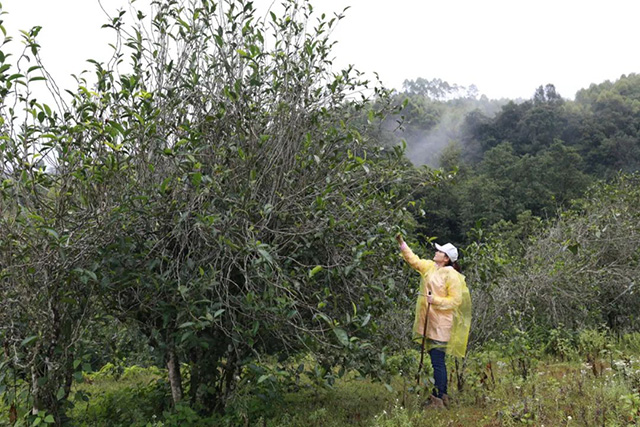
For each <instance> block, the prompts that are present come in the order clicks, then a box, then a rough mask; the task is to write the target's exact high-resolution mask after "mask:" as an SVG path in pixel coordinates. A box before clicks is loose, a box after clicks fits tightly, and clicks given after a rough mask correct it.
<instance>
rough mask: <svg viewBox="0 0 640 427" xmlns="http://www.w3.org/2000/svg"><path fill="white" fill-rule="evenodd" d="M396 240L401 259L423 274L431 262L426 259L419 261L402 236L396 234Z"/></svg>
mask: <svg viewBox="0 0 640 427" xmlns="http://www.w3.org/2000/svg"><path fill="white" fill-rule="evenodd" d="M396 240H397V241H398V245H399V246H400V251H401V252H402V257H403V258H404V260H405V261H406V262H407V264H409V265H410V266H411V268H413V269H414V270H416V271H418V272H419V273H421V274H423V273H425V272H426V271H427V270H428V269H429V268H430V267H431V264H433V261H431V260H427V259H421V258H420V257H419V256H418V255H416V254H414V253H413V251H412V250H411V248H410V247H409V245H407V243H406V242H405V241H404V239H403V238H402V235H401V234H400V233H398V234H397V235H396Z"/></svg>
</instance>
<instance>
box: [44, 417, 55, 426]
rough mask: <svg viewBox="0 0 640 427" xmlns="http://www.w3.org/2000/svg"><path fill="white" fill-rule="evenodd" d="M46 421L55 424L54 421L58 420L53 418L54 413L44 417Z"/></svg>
mask: <svg viewBox="0 0 640 427" xmlns="http://www.w3.org/2000/svg"><path fill="white" fill-rule="evenodd" d="M44 422H45V423H47V424H53V423H55V422H56V420H55V419H54V418H53V415H47V416H46V417H45V418H44Z"/></svg>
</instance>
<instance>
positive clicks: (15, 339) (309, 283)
mask: <svg viewBox="0 0 640 427" xmlns="http://www.w3.org/2000/svg"><path fill="white" fill-rule="evenodd" d="M341 17H342V15H337V16H335V17H334V16H316V15H314V13H313V8H312V6H311V5H309V4H308V3H306V2H295V1H285V2H284V8H283V10H282V11H281V12H279V13H278V14H276V13H271V14H270V15H269V16H268V17H267V18H265V19H261V18H257V17H256V13H255V10H254V8H253V5H252V3H251V2H246V1H240V0H239V1H233V0H229V1H226V2H220V3H214V2H209V1H206V0H200V1H192V2H178V1H172V0H170V1H162V2H158V4H157V5H156V8H155V9H154V13H153V14H152V15H151V16H145V15H144V14H143V13H142V12H138V13H137V14H136V13H133V14H131V13H124V12H123V13H121V14H120V15H119V16H115V17H113V19H112V20H111V21H110V22H108V23H107V26H108V27H109V28H111V29H112V30H113V31H114V36H115V38H116V40H117V42H116V43H114V44H113V49H114V55H113V58H112V60H111V61H110V62H108V63H99V62H97V61H94V62H93V65H94V67H95V70H94V71H95V74H94V76H93V77H94V78H95V80H96V83H95V84H94V83H91V84H89V83H88V81H87V80H84V78H83V77H82V76H80V77H78V78H77V83H78V85H77V87H76V88H73V89H66V88H65V89H63V90H61V89H60V88H58V87H57V86H56V85H55V82H54V81H52V80H51V79H50V78H49V75H48V74H47V72H46V69H45V68H44V67H43V66H42V64H41V63H40V61H39V45H38V33H39V31H40V28H38V27H34V28H33V29H31V30H29V31H25V32H23V33H22V34H21V35H20V38H21V40H22V42H23V43H24V52H23V53H22V55H21V56H17V57H16V56H11V55H8V54H6V53H0V96H2V100H3V103H2V108H1V110H0V111H1V120H0V126H1V127H2V133H1V139H0V158H1V159H2V162H0V165H1V166H0V177H1V179H2V186H1V187H0V191H1V193H0V194H1V196H2V197H1V198H0V212H1V216H0V221H1V223H0V225H1V227H0V292H1V297H0V304H1V307H0V339H1V341H2V345H3V352H2V355H1V356H0V383H1V384H2V385H1V386H0V392H2V398H3V405H4V406H3V407H2V415H0V417H2V418H0V419H2V420H3V422H5V423H11V424H19V425H38V424H42V423H44V424H57V425H63V424H69V425H189V424H191V425H212V424H220V423H227V424H231V425H235V424H252V423H258V422H260V423H264V424H267V423H268V422H270V423H273V424H274V425H282V424H287V423H289V424H291V425H308V424H309V422H310V418H309V417H312V418H313V417H315V418H313V420H315V421H314V422H317V423H319V424H318V425H327V424H326V423H327V418H329V419H334V421H335V418H336V415H335V414H333V415H332V414H331V413H328V412H327V411H329V410H330V409H327V408H329V406H321V407H319V408H314V410H313V411H307V410H305V409H304V408H305V405H308V400H313V399H314V397H315V399H318V398H319V396H320V393H330V392H332V391H333V392H334V393H337V392H336V390H340V387H343V386H344V384H353V381H356V382H357V381H360V384H367V385H370V386H371V388H370V389H371V390H377V389H375V387H374V385H375V384H382V385H384V387H383V388H382V389H381V391H380V393H387V394H388V395H391V396H396V395H397V393H400V394H399V395H398V396H400V397H401V398H402V404H401V406H398V407H396V409H397V411H396V412H395V415H393V416H392V417H391V418H388V417H386V410H385V412H384V414H385V416H382V415H381V412H379V411H378V412H377V415H376V416H375V417H374V416H373V415H370V416H368V415H367V414H365V413H364V412H363V409H360V412H349V413H347V414H345V415H344V420H346V421H345V423H347V422H348V423H360V422H361V423H364V424H373V423H381V425H384V423H386V422H388V423H390V424H391V425H395V424H397V423H400V421H402V417H409V418H408V419H407V420H406V421H407V422H408V423H412V422H415V423H419V422H420V421H415V420H413V421H412V420H411V419H410V417H414V416H417V417H420V416H422V415H413V414H419V413H420V412H419V411H414V409H415V405H414V404H412V403H411V402H412V400H411V399H412V398H411V397H410V396H416V395H417V393H418V390H419V389H420V387H414V386H413V385H409V384H410V383H411V384H412V382H411V379H412V376H413V374H414V373H415V372H414V371H415V368H416V367H417V358H418V355H417V350H416V348H415V346H414V345H413V344H412V343H411V342H410V333H409V332H410V330H411V327H410V323H411V321H412V309H413V304H414V303H415V297H416V293H415V292H416V285H417V280H416V277H415V274H414V273H412V272H410V271H408V270H407V268H406V267H404V266H403V264H402V261H401V259H400V258H399V256H398V253H397V248H396V246H395V244H394V239H393V237H394V235H395V234H396V233H397V232H402V233H403V234H404V235H405V236H406V237H407V239H408V241H409V243H410V244H411V245H412V246H413V247H414V249H415V250H416V251H418V252H420V253H421V254H422V255H424V256H427V257H428V256H430V255H429V254H430V253H431V251H432V248H431V243H432V242H433V241H435V240H436V239H437V241H439V242H447V241H450V242H453V243H454V244H456V245H457V246H458V247H460V248H461V253H462V258H461V264H462V267H463V271H464V273H465V275H466V278H467V283H468V284H469V287H470V289H471V292H472V299H473V302H474V321H473V325H472V335H471V340H470V355H469V357H468V358H466V359H464V361H451V363H450V366H452V383H453V382H454V381H453V380H454V379H455V383H456V384H457V390H458V392H459V399H460V402H461V405H462V404H464V403H465V402H471V404H470V405H468V407H472V408H480V409H482V410H483V412H485V413H489V418H488V420H487V419H486V420H485V421H486V422H488V423H491V422H496V423H498V424H504V423H507V424H508V423H510V422H515V423H519V422H528V421H531V420H538V422H540V420H545V419H546V420H550V421H547V422H550V423H551V424H553V423H554V421H557V419H556V417H566V414H567V413H569V412H570V413H572V414H575V415H572V416H578V415H580V416H582V417H583V418H584V420H585V421H586V422H587V423H589V422H591V421H593V422H596V421H598V420H599V419H600V418H602V419H603V420H604V419H606V417H607V416H608V417H609V418H608V420H610V421H611V420H613V421H615V422H620V423H624V422H634V421H637V420H638V417H640V395H639V394H638V393H639V389H638V388H639V387H640V374H639V372H640V369H638V359H637V356H638V351H640V335H639V333H640V331H638V325H639V324H640V323H639V322H638V314H637V313H638V312H640V310H639V308H640V297H639V296H638V293H637V292H636V282H637V279H638V273H639V271H638V256H639V251H638V247H639V245H638V231H639V228H640V225H639V224H640V221H638V215H639V214H638V212H640V210H639V209H638V208H639V205H640V187H638V179H639V177H638V175H637V170H638V166H639V162H640V114H639V112H640V111H639V110H640V75H637V74H630V75H624V76H621V77H620V78H619V79H618V80H616V81H614V82H609V81H607V82H604V83H597V84H596V83H594V84H593V85H591V86H590V87H589V88H585V89H583V90H581V91H579V92H578V93H577V94H576V97H575V100H566V99H564V98H562V97H561V96H560V95H559V94H558V93H556V91H555V88H554V86H553V85H552V84H547V85H544V86H540V87H539V88H537V89H535V88H534V89H533V90H532V92H533V96H532V98H531V99H529V100H518V101H517V102H516V101H510V100H499V101H496V100H489V99H487V98H486V97H478V96H477V93H476V92H475V90H474V88H473V87H470V88H466V87H461V86H458V85H455V84H449V83H448V82H445V81H442V80H439V79H432V80H428V79H422V78H418V79H416V80H407V81H406V82H405V85H404V88H403V90H402V91H392V90H388V89H385V88H384V87H383V86H382V85H381V84H379V82H371V81H367V80H364V79H363V77H362V75H361V74H360V73H359V72H358V71H357V70H356V69H354V68H348V69H346V70H342V71H340V72H335V71H331V67H330V65H331V47H332V42H331V40H330V37H329V35H330V31H331V28H332V27H333V26H334V25H337V24H338V22H339V21H340V19H341ZM10 39H11V37H10V35H7V34H5V42H4V43H5V45H6V44H7V43H10V42H11V40H10ZM3 46H4V45H3ZM36 87H46V88H47V89H48V93H49V95H50V96H51V99H52V102H48V103H45V102H42V101H40V100H38V99H37V98H36V96H35V95H34V93H36V91H35V88H36ZM544 358H551V359H553V360H556V361H557V360H560V361H562V362H571V361H572V362H573V363H574V365H568V366H569V367H565V368H564V369H566V372H563V373H562V378H564V377H565V376H566V374H567V373H572V372H575V373H576V376H575V377H571V378H575V381H576V383H575V384H577V385H576V387H579V392H580V393H582V392H583V388H584V386H585V383H584V381H585V380H584V378H585V373H584V370H583V369H582V368H581V366H582V365H581V364H582V363H588V365H587V366H588V369H589V370H590V371H592V372H593V376H594V378H595V380H594V381H599V382H594V383H593V384H594V385H593V386H594V387H600V390H606V391H601V394H600V395H598V394H593V393H592V394H589V396H591V397H593V396H596V397H597V399H599V400H597V402H596V404H593V405H589V402H591V401H589V402H587V405H589V406H590V407H587V406H582V407H580V408H581V409H582V411H583V412H581V410H580V408H576V407H573V406H571V405H574V403H572V402H571V401H569V400H567V401H565V400H563V401H562V402H560V403H559V400H558V397H557V396H558V395H563V396H564V395H567V394H570V393H567V391H566V390H564V391H562V390H563V387H565V386H566V384H564V383H562V382H560V383H558V384H559V385H557V387H558V390H555V391H554V392H553V393H552V394H555V396H556V400H555V410H554V411H550V410H549V407H547V406H545V405H542V404H538V403H536V404H534V403H533V402H534V401H533V400H529V399H533V397H531V396H535V395H536V387H539V384H538V383H536V381H535V377H536V375H535V374H534V372H535V369H536V366H537V363H538V362H539V361H540V360H547V359H544ZM620 361H622V362H620ZM572 366H573V368H575V369H573V368H571V367H572ZM620 366H622V367H620ZM454 367H455V368H454ZM576 367H577V368H576ZM501 369H502V370H503V372H504V373H505V374H504V375H505V376H504V379H505V381H504V383H501V382H500V378H498V379H496V375H497V373H498V372H500V370H501ZM607 369H608V371H607ZM551 371H552V369H549V370H548V371H547V373H548V372H551ZM607 372H610V373H609V374H607ZM507 373H508V375H507ZM543 374H544V372H543ZM603 377H605V378H607V380H606V381H609V382H612V384H614V386H607V387H609V388H606V389H603V387H604V385H603V384H605V383H603V382H602V381H604V379H603ZM532 378H533V379H532ZM581 378H582V380H580V379H581ZM427 381H428V379H427ZM580 381H582V382H580ZM607 384H608V383H607ZM509 387H512V388H513V390H523V391H521V392H520V393H521V397H522V399H521V400H517V401H516V402H515V403H509V404H508V405H507V406H506V407H502V406H498V409H496V406H495V405H497V404H496V401H497V400H498V399H497V398H496V399H494V400H492V396H496V393H497V392H498V391H500V390H501V391H502V392H503V393H504V394H505V396H503V398H504V399H507V397H506V395H507V394H509V391H508V390H511V389H510V388H509ZM529 387H533V388H529ZM567 387H568V386H567ZM612 387H613V388H612ZM327 390H328V391H327ZM524 390H528V391H527V394H525V393H524ZM538 390H539V388H538ZM571 390H573V389H571ZM306 392H309V394H308V395H307V394H306ZM465 393H466V394H465ZM576 393H578V392H577V391H576ZM511 394H513V395H517V394H518V393H511ZM287 396H288V397H287ZM292 396H298V397H300V396H307V397H308V400H307V401H297V402H296V401H295V398H294V399H293V403H292V400H291V399H292ZM324 396H325V399H326V396H330V394H325V395H324ZM563 398H564V397H563ZM377 399H382V400H384V399H387V398H381V397H380V395H378V396H377V397H375V399H373V401H372V402H368V405H369V406H368V408H369V409H370V412H371V413H372V414H374V413H376V409H375V408H376V406H375V405H376V403H373V402H375V401H376V400H377ZM321 401H322V399H321ZM275 402H280V404H278V405H276V404H275ZM523 402H524V403H523ZM610 402H616V405H615V407H614V408H611V407H610V406H609V405H608V404H609V403H610ZM591 403H593V402H591ZM378 405H382V406H379V407H384V408H387V406H384V405H386V403H378ZM412 405H413V406H412ZM535 405H539V406H537V407H536V406H535ZM466 407H467V406H461V407H460V409H461V410H463V409H464V408H466ZM291 408H293V409H291ZM398 408H400V409H398ZM412 408H413V409H412ZM487 408H488V409H487ZM535 408H538V409H535ZM604 408H606V409H604ZM607 410H608V411H609V412H607ZM412 411H413V412H412ZM287 417H288V418H287ZM300 417H302V418H300ZM305 417H306V418H305ZM378 417H379V418H378ZM445 417H446V416H445ZM545 417H546V418H545ZM563 419H564V418H563ZM496 420H498V421H496ZM445 421H446V420H445ZM476 421H477V420H476ZM335 422H337V423H338V424H337V425H340V424H339V422H340V420H338V421H335ZM403 422H404V421H403ZM443 422H444V421H443ZM296 423H298V424H296Z"/></svg>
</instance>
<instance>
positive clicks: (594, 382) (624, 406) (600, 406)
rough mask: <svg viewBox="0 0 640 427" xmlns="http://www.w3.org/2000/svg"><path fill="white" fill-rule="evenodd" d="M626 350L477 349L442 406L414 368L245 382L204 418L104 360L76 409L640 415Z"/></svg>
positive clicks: (637, 374)
mask: <svg viewBox="0 0 640 427" xmlns="http://www.w3.org/2000/svg"><path fill="white" fill-rule="evenodd" d="M619 356H620V357H619V358H618V359H614V358H610V359H608V361H607V362H603V363H602V365H600V366H599V367H601V368H602V369H601V370H600V369H596V370H594V369H593V367H592V366H589V365H586V364H585V363H582V362H579V361H572V362H555V361H551V360H547V361H538V362H537V363H535V364H531V365H530V366H529V367H528V371H527V373H528V375H527V377H526V378H523V376H522V373H523V372H522V370H521V369H519V366H520V365H518V364H512V363H510V361H508V360H507V361H499V360H498V361H491V360H490V359H491V358H488V357H486V354H485V355H477V357H475V358H473V359H472V358H471V357H470V358H469V365H468V366H467V367H466V368H465V371H464V375H463V378H464V380H465V384H464V387H463V390H462V391H459V390H458V389H457V380H456V372H455V365H454V364H453V363H451V361H449V362H448V366H449V369H450V373H451V381H450V384H449V386H450V394H451V396H452V399H453V400H452V404H451V406H450V407H449V408H448V409H445V410H425V409H424V408H423V407H422V402H423V401H424V400H425V398H426V397H425V396H424V395H421V394H419V393H417V392H416V391H414V390H412V385H413V383H414V379H413V377H412V376H411V378H409V376H407V377H403V376H401V375H399V374H398V375H396V376H395V377H394V379H393V381H392V383H391V386H392V390H389V389H388V388H387V387H386V386H385V385H383V384H381V383H377V382H372V381H370V380H363V379H358V378H356V377H355V376H353V375H352V376H345V377H344V378H343V379H341V380H338V381H336V383H335V385H334V387H333V388H332V389H319V388H316V387H312V386H311V385H310V384H304V385H302V386H300V387H299V388H298V389H295V390H294V389H290V391H288V392H286V393H284V394H282V395H281V397H280V398H271V397H270V398H266V399H265V398H264V396H263V397H262V399H261V398H259V397H258V396H256V395H255V393H253V392H251V391H250V390H248V391H247V390H245V392H246V393H245V394H244V395H242V396H240V397H239V398H238V399H237V400H236V401H235V402H233V404H232V408H233V411H234V412H233V414H232V416H230V417H227V418H226V419H219V418H218V419H214V418H209V419H203V418H200V417H199V416H198V415H197V414H196V413H195V412H193V411H191V409H190V408H188V407H186V408H180V410H179V411H175V410H172V409H171V407H170V405H169V403H168V402H169V399H168V387H167V384H166V380H165V379H164V376H165V374H164V372H162V371H160V370H158V369H153V368H152V369H142V368H137V367H131V368H126V369H125V370H124V371H123V372H115V371H110V370H108V369H107V370H103V371H102V372H100V373H97V374H94V375H91V376H89V377H88V378H87V381H86V382H84V383H83V384H80V385H78V386H77V387H76V391H82V392H85V393H88V394H89V395H90V396H91V398H90V400H89V402H88V403H83V402H78V403H77V404H76V405H75V408H74V409H73V410H72V411H71V413H70V414H69V415H71V417H72V419H73V425H77V426H150V427H159V426H210V425H241V426H253V425H255V426H273V427H275V426H278V427H280V426H284V427H287V426H288V427H297V426H300V427H302V426H305V427H307V426H323V427H325V426H326V427H337V426H424V425H430V426H511V425H523V424H524V425H526V424H530V425H536V426H570V425H576V426H591V425H593V426H596V425H598V426H627V425H638V424H639V423H640V358H638V356H628V355H627V356H624V355H619ZM472 360H473V362H471V361H472ZM425 377H426V378H425V380H428V375H427V376H425ZM3 409H4V408H3ZM2 412H3V413H4V414H6V412H5V411H4V410H3V411H2ZM4 414H3V415H4ZM2 420H3V416H0V421H2Z"/></svg>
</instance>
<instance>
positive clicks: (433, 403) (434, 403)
mask: <svg viewBox="0 0 640 427" xmlns="http://www.w3.org/2000/svg"><path fill="white" fill-rule="evenodd" d="M423 406H424V409H444V408H445V406H444V402H443V401H442V399H440V398H439V397H436V396H434V395H433V394H432V395H431V396H429V399H427V401H426V402H424V405H423Z"/></svg>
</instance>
